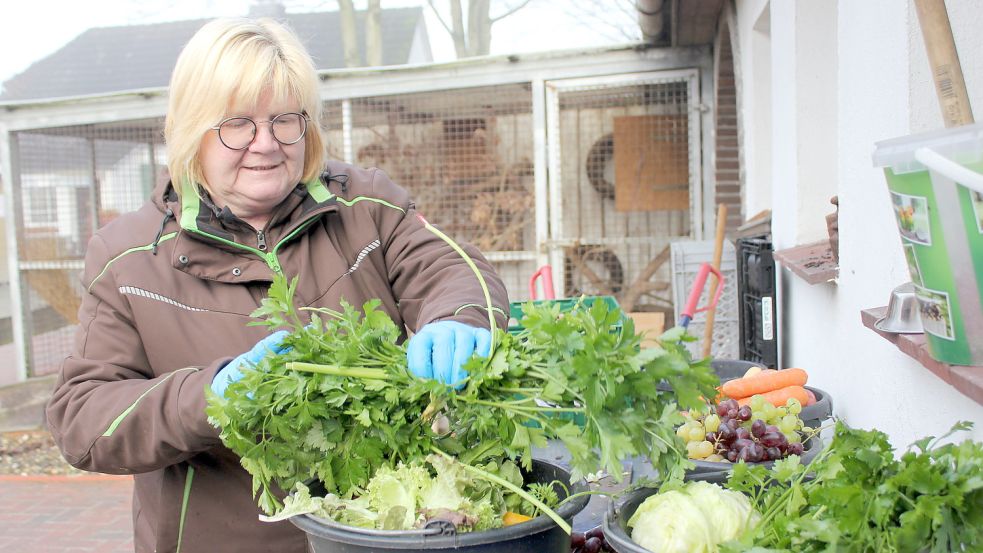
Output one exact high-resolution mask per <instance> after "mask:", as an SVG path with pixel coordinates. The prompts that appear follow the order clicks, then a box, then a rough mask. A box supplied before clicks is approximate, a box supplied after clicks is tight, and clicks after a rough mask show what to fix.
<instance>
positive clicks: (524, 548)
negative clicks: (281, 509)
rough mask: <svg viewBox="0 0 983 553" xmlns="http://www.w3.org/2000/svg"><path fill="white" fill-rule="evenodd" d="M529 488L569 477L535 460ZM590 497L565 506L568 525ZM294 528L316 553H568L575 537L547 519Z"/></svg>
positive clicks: (309, 522) (306, 523)
mask: <svg viewBox="0 0 983 553" xmlns="http://www.w3.org/2000/svg"><path fill="white" fill-rule="evenodd" d="M525 477H526V483H527V484H531V483H537V482H538V483H549V482H552V481H554V480H557V481H560V482H563V483H564V484H567V483H569V482H570V473H569V472H568V471H566V470H565V469H563V468H561V467H559V466H557V465H554V464H552V463H549V462H547V461H542V460H539V459H536V460H533V464H532V470H531V471H529V472H528V473H527V474H526V475H525ZM568 487H569V488H570V493H571V494H576V493H579V492H584V491H587V485H586V484H585V483H584V482H583V481H581V482H577V483H576V484H573V485H569V484H568ZM554 488H555V489H556V492H557V494H558V495H559V496H560V499H561V500H562V499H564V498H565V497H566V495H567V494H566V492H565V490H564V489H563V488H562V487H560V486H554ZM323 493H324V489H323V488H320V489H318V487H317V486H316V485H312V486H311V494H312V495H322V494H323ZM589 500H590V496H588V495H583V496H580V497H577V498H574V499H573V500H571V501H569V502H567V503H564V504H563V505H561V506H560V508H559V509H557V514H559V515H560V516H561V517H563V519H564V520H566V521H567V522H571V521H572V520H573V517H574V515H576V514H577V513H579V512H580V511H581V510H583V509H584V507H586V506H587V502H588V501H589ZM290 522H292V523H293V524H294V525H295V526H297V527H298V528H300V529H301V530H303V531H304V532H305V533H306V534H307V541H308V543H309V544H310V546H311V548H310V550H311V551H312V552H313V553H371V552H385V553H391V552H400V551H402V552H407V553H409V552H412V551H430V550H453V551H455V552H461V553H497V552H507V553H569V551H570V536H569V535H568V534H567V533H566V532H564V531H563V529H562V528H560V527H559V526H557V525H556V523H555V522H553V520H552V519H551V518H549V517H547V516H539V517H536V518H534V519H532V520H530V521H527V522H523V523H521V524H516V525H514V526H508V527H504V528H496V529H494V530H486V531H484V532H467V533H462V534H458V533H457V532H456V531H455V529H454V527H453V525H450V526H441V525H437V526H434V527H431V528H425V529H421V530H400V531H396V530H373V529H368V528H356V527H353V526H346V525H343V524H339V523H337V522H335V521H333V520H327V519H323V518H319V517H315V516H311V515H300V516H295V517H291V518H290Z"/></svg>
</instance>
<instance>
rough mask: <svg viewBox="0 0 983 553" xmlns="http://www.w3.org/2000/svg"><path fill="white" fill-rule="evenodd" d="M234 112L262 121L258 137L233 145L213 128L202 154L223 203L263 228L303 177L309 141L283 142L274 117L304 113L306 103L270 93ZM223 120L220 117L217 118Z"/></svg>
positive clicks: (209, 185)
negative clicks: (279, 98) (244, 144)
mask: <svg viewBox="0 0 983 553" xmlns="http://www.w3.org/2000/svg"><path fill="white" fill-rule="evenodd" d="M232 108H233V109H232V110H231V111H230V113H229V117H248V118H250V119H252V120H253V121H255V122H256V137H255V138H254V139H253V141H252V142H251V143H250V144H249V146H247V147H246V148H245V149H243V150H232V149H230V148H227V147H226V146H225V145H224V144H222V141H221V140H219V136H218V133H217V132H216V131H214V130H209V131H208V132H207V133H206V134H205V138H204V140H202V143H201V149H200V150H199V153H198V156H199V161H200V163H201V167H202V172H203V173H204V176H205V183H206V187H207V189H208V191H209V193H210V194H211V196H212V200H213V201H214V202H215V205H216V206H218V207H220V208H221V207H226V206H228V208H229V209H230V210H232V212H233V213H235V214H236V216H238V217H239V218H240V219H242V220H244V221H246V222H247V223H249V224H250V225H252V226H253V227H254V228H256V229H257V230H261V229H263V227H264V226H266V223H267V222H268V221H269V218H270V214H271V212H272V211H273V208H275V207H276V206H277V205H279V204H280V202H282V201H283V199H284V198H286V197H287V195H288V194H290V192H291V191H292V190H293V189H294V187H295V186H296V185H297V183H298V182H300V177H301V174H302V173H303V170H304V143H305V140H304V139H303V138H302V139H301V140H299V141H298V142H296V143H295V144H289V145H286V144H281V143H279V142H277V140H276V139H275V138H274V137H273V134H272V132H271V131H270V124H269V123H266V122H265V121H270V120H271V119H273V118H274V117H276V116H277V115H280V114H282V113H291V112H292V113H300V112H301V108H300V104H299V103H297V101H295V100H293V99H290V100H287V101H284V102H281V103H277V102H273V101H272V100H271V97H270V94H264V95H263V96H262V97H261V98H260V100H259V102H258V104H257V105H256V107H255V108H251V109H241V108H240V107H239V106H233V107H232ZM216 124H218V121H216Z"/></svg>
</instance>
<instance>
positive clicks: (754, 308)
mask: <svg viewBox="0 0 983 553" xmlns="http://www.w3.org/2000/svg"><path fill="white" fill-rule="evenodd" d="M772 252H773V249H772V246H771V240H769V239H768V238H765V237H755V238H739V239H738V240H737V296H738V298H739V301H740V304H741V305H740V307H741V308H740V313H739V321H740V337H741V343H740V356H741V359H743V360H745V361H752V362H755V363H758V364H760V365H763V366H765V367H768V368H772V369H774V368H776V366H777V364H778V339H777V338H778V337H777V331H778V326H777V320H776V317H775V307H776V305H775V287H776V285H775V259H774V257H773V256H772Z"/></svg>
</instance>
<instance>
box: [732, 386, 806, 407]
mask: <svg viewBox="0 0 983 553" xmlns="http://www.w3.org/2000/svg"><path fill="white" fill-rule="evenodd" d="M755 395H760V396H762V397H764V398H765V401H767V402H768V403H771V404H772V405H774V406H775V407H782V406H783V405H785V402H786V401H788V398H790V397H794V398H795V399H797V400H799V404H801V405H805V404H806V401H808V400H809V394H808V392H807V391H806V389H805V388H803V387H802V386H786V387H784V388H779V389H777V390H772V391H770V392H765V393H763V394H755ZM751 397H754V396H751ZM751 397H742V398H740V399H738V400H737V404H738V405H740V406H741V407H743V406H745V405H747V404H749V403H751Z"/></svg>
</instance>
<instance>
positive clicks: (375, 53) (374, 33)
mask: <svg viewBox="0 0 983 553" xmlns="http://www.w3.org/2000/svg"><path fill="white" fill-rule="evenodd" d="M381 20H382V0H369V3H368V6H367V7H366V9H365V61H366V62H368V64H369V65H371V66H377V65H382V22H381Z"/></svg>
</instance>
